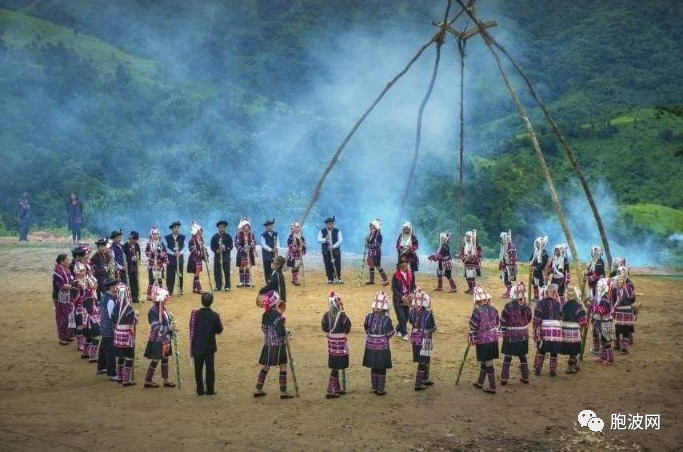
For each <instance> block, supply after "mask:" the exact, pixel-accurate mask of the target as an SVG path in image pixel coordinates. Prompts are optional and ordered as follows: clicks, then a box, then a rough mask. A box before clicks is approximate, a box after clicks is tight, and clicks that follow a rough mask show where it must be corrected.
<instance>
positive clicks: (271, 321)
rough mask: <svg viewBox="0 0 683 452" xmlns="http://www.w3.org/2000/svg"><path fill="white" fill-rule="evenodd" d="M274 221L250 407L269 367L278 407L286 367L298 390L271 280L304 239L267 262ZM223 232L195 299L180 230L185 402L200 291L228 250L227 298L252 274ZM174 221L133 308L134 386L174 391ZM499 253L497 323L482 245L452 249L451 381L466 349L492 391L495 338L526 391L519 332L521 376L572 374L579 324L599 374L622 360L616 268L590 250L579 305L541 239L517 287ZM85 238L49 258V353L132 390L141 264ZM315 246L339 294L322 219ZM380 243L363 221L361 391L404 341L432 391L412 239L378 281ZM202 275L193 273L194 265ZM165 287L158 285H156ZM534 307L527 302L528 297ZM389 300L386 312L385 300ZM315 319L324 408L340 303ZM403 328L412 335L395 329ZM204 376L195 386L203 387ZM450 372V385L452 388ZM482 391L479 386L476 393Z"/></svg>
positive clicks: (214, 320)
mask: <svg viewBox="0 0 683 452" xmlns="http://www.w3.org/2000/svg"><path fill="white" fill-rule="evenodd" d="M274 223H275V220H274V219H273V220H268V221H266V222H265V223H264V228H265V230H264V232H263V233H262V234H261V235H260V245H261V250H262V259H263V269H264V275H265V278H266V281H267V284H266V285H265V286H264V287H263V288H262V289H261V290H260V291H259V296H258V298H257V305H258V306H259V307H261V308H263V311H264V312H263V316H262V325H261V328H262V331H263V338H264V339H263V347H262V350H261V355H260V358H259V364H260V365H261V366H262V368H261V369H260V371H259V374H258V377H257V383H256V390H255V392H254V393H253V396H254V397H262V396H265V395H266V393H265V391H264V390H263V388H264V385H265V381H266V377H267V375H268V372H269V370H270V368H271V367H273V366H277V367H278V368H279V379H278V380H279V389H280V393H279V395H280V398H281V399H288V398H292V397H294V396H293V395H292V394H291V393H290V392H289V391H288V384H287V381H288V364H289V368H290V372H291V373H292V377H293V380H294V381H293V382H294V386H295V391H296V394H297V395H298V385H297V384H296V378H295V373H294V363H293V361H292V358H291V350H290V349H289V339H290V338H291V332H290V331H289V330H288V329H287V328H285V317H284V315H283V314H284V311H285V309H286V288H285V280H284V276H283V274H282V271H283V269H284V267H285V265H286V266H287V267H289V268H291V270H292V279H291V282H292V284H294V285H299V284H300V281H301V279H302V278H303V277H304V261H303V259H304V256H305V254H306V240H305V238H304V237H303V235H302V232H301V225H300V224H299V223H297V222H294V223H292V224H291V226H290V230H291V232H290V234H289V237H288V239H287V253H286V257H284V256H280V255H279V252H280V246H279V237H278V233H277V232H275V231H274V230H273V226H274ZM227 225H228V223H227V222H226V221H224V220H221V221H219V222H218V223H216V227H217V229H218V231H217V232H216V234H214V235H213V237H212V238H211V241H210V248H211V251H213V253H214V268H213V270H214V271H213V274H214V281H215V287H213V288H212V289H213V290H212V291H211V293H207V292H204V291H203V290H202V287H201V284H200V278H199V277H200V274H201V272H202V270H203V269H206V271H207V273H208V276H209V280H210V281H211V274H210V273H209V268H208V266H209V255H208V250H207V247H206V245H205V242H204V238H203V229H202V227H201V226H200V225H199V224H197V223H192V226H191V233H192V235H191V238H190V240H189V259H188V265H187V272H188V273H192V274H193V275H194V280H193V286H192V290H193V292H194V293H199V294H201V295H202V296H201V302H202V306H203V307H202V308H201V309H198V310H193V311H192V313H191V316H190V325H189V331H190V344H191V355H192V357H193V359H194V364H195V380H196V391H197V394H198V395H204V394H207V395H213V394H215V393H216V392H215V388H214V384H215V372H214V353H215V352H216V340H215V336H216V335H217V334H220V333H221V332H222V330H223V326H222V323H221V319H220V316H219V315H218V313H216V312H214V311H212V310H211V309H210V306H211V304H212V302H213V291H220V290H225V291H229V290H230V288H231V284H230V270H229V267H230V252H231V250H232V248H233V247H235V248H236V251H237V257H236V261H237V262H236V266H237V267H238V269H239V278H240V280H239V285H238V287H252V286H253V281H252V279H251V278H252V271H251V270H252V267H253V266H254V265H255V257H256V255H257V254H256V253H257V251H256V240H255V237H254V235H253V233H252V231H251V224H250V222H249V220H248V218H246V217H245V218H242V219H241V220H240V222H239V224H238V231H237V234H236V237H235V240H233V238H232V237H231V236H230V234H228V233H227V232H226V227H227ZM180 226H181V224H180V222H179V221H176V222H173V223H172V224H171V225H170V226H169V229H170V230H171V233H170V234H168V235H166V236H165V237H164V238H163V240H162V237H161V233H160V231H159V229H158V228H156V227H155V228H152V229H151V230H150V232H149V237H148V242H147V244H146V247H145V257H146V259H147V267H148V279H149V284H148V287H147V293H146V298H147V300H149V301H152V302H153V304H152V305H151V308H150V309H149V312H148V322H149V325H150V334H149V338H148V342H147V346H146V348H145V353H144V356H145V357H146V358H148V359H149V360H150V363H149V366H148V368H147V372H146V374H145V381H144V387H145V388H158V387H159V386H160V385H159V384H158V383H156V382H154V374H155V371H156V369H157V367H158V364H159V362H160V363H161V376H162V379H163V382H162V384H163V386H164V387H176V382H174V381H172V380H171V378H170V376H169V358H170V357H171V356H175V358H176V366H175V367H176V380H178V384H180V381H181V380H180V369H179V358H178V347H177V329H176V328H177V327H176V324H175V322H174V319H173V316H172V314H171V313H170V312H169V310H168V308H167V304H168V301H169V299H170V297H171V296H172V295H173V293H174V290H177V291H178V292H179V293H180V294H182V293H183V266H184V262H183V258H184V256H183V251H184V249H185V240H186V237H185V236H184V235H183V234H180ZM500 237H501V245H500V255H499V270H500V277H501V279H502V281H503V283H504V285H505V287H506V290H505V293H504V294H503V298H505V299H507V302H506V304H505V306H504V308H503V310H502V312H501V314H499V313H498V311H497V310H496V308H495V307H493V306H492V305H491V298H492V297H491V294H490V293H489V291H487V290H486V289H485V288H484V287H482V286H480V285H477V283H476V278H477V277H479V276H481V257H482V248H481V246H480V245H479V242H478V240H477V233H476V231H475V230H472V231H467V233H466V234H465V236H464V238H463V242H462V245H461V247H460V250H459V258H460V260H461V261H462V262H463V266H464V276H465V279H466V281H467V290H466V293H469V294H472V297H473V302H474V307H473V310H472V314H471V317H470V320H469V333H468V345H467V349H466V352H465V356H464V357H463V362H462V363H461V365H460V371H459V372H461V371H462V367H463V364H464V361H465V359H466V357H467V351H468V350H469V348H470V346H472V345H473V346H475V348H476V359H477V361H478V362H479V363H480V369H479V375H478V378H477V380H476V381H475V382H474V383H473V385H474V386H475V387H476V388H478V389H481V390H483V391H484V392H486V393H490V394H495V393H496V374H495V369H494V365H493V363H494V360H495V359H498V358H499V356H500V353H499V338H500V337H502V338H503V342H502V349H501V352H502V354H503V355H504V358H503V365H502V371H501V377H500V382H501V384H502V385H506V384H508V382H509V381H510V367H511V364H512V359H513V357H517V358H518V359H519V361H520V372H521V376H520V382H521V383H524V384H528V383H529V365H528V361H527V354H528V352H529V340H530V333H529V324H531V325H532V331H531V334H532V336H531V339H533V341H534V344H535V349H536V355H535V358H534V363H533V367H534V373H535V375H540V374H541V371H542V369H543V365H544V361H545V358H546V355H549V375H550V376H551V377H554V376H556V374H557V366H558V355H560V354H562V355H568V357H569V358H568V363H567V369H566V372H567V373H569V374H573V373H576V372H578V371H579V370H580V367H579V359H580V357H582V356H583V351H584V347H585V342H586V337H587V332H588V327H589V325H590V326H592V340H593V347H592V349H591V353H593V354H596V355H599V358H598V362H599V363H600V364H602V365H605V366H611V365H613V363H614V355H613V351H614V350H615V349H616V350H617V351H621V353H623V354H627V353H628V348H629V346H630V345H632V344H633V332H634V324H635V321H636V318H637V313H638V308H639V306H640V305H639V303H637V302H636V296H635V290H634V285H633V282H632V281H631V279H630V278H629V271H628V267H627V266H626V261H625V259H624V258H616V259H614V261H613V262H612V266H611V272H610V275H609V277H607V275H606V272H605V263H604V260H603V259H602V249H601V248H600V247H598V246H595V247H593V248H592V250H591V261H590V263H589V264H588V265H587V268H586V270H585V272H584V275H583V281H582V282H583V285H584V287H585V284H586V283H587V284H588V292H589V293H588V294H587V296H586V300H585V301H586V303H585V304H584V300H583V299H582V294H581V290H580V289H579V288H578V287H576V286H571V285H570V273H569V261H568V258H567V247H566V245H557V246H555V248H554V250H553V255H552V256H549V255H548V253H547V251H546V249H545V248H546V245H547V243H548V238H547V237H538V238H537V239H536V240H535V241H534V251H533V253H532V255H531V257H530V269H529V281H528V283H527V284H526V285H525V283H524V282H522V281H518V272H517V250H516V245H515V244H514V243H513V241H512V233H511V231H507V232H502V233H501V235H500ZM439 238H440V240H439V248H438V251H437V252H436V253H434V254H432V255H430V256H429V260H431V261H435V262H436V263H437V281H436V283H437V285H436V287H435V288H434V290H435V291H443V279H444V277H445V278H446V279H447V280H448V282H449V285H450V290H449V292H457V286H456V283H455V281H454V279H453V276H452V272H451V269H452V257H451V253H450V241H451V234H450V232H443V233H441V234H440V237H439ZM109 239H110V240H107V239H105V238H102V239H99V240H98V241H97V242H96V243H95V245H96V246H97V250H96V251H95V252H94V253H92V255H89V250H88V246H87V245H79V246H78V247H76V248H74V249H73V250H72V253H71V254H72V258H73V260H71V259H69V256H68V255H67V254H60V255H59V256H58V257H57V259H56V265H55V268H54V273H53V301H54V305H55V318H56V324H57V333H58V339H59V344H61V345H68V344H69V343H70V342H74V341H75V342H76V345H77V349H78V351H79V352H80V353H81V358H83V359H84V360H85V359H87V360H89V362H91V363H97V374H106V375H107V376H108V377H109V379H110V380H111V381H112V382H117V383H120V384H122V385H123V386H125V387H127V386H132V385H135V376H134V369H133V363H134V357H135V342H136V340H137V339H136V324H137V322H138V319H137V313H136V311H135V309H134V307H133V305H134V303H139V285H138V277H139V275H138V265H139V264H140V263H141V247H140V244H139V243H138V240H139V234H138V233H137V232H135V231H132V232H131V233H130V235H129V239H128V241H127V242H126V243H125V244H122V243H121V242H122V231H114V232H112V234H111V236H110V237H109ZM317 239H318V242H319V243H320V244H321V249H322V255H323V260H324V263H325V274H326V277H327V283H328V284H342V283H343V281H342V278H341V270H342V268H341V244H342V242H343V237H342V233H341V231H339V230H338V229H337V228H336V227H335V217H330V218H327V219H326V220H325V227H324V228H322V229H321V230H320V231H319V232H318V236H317ZM381 245H382V234H381V221H380V220H374V221H372V222H370V224H369V232H368V235H367V237H366V239H365V253H364V257H363V261H362V267H361V272H363V273H361V275H359V283H362V281H363V279H362V278H363V274H364V267H365V265H366V264H367V266H368V271H369V280H368V281H367V282H366V283H365V284H374V283H375V269H376V270H377V271H378V273H379V274H380V277H381V278H382V285H384V286H387V285H389V284H391V293H390V294H388V293H386V292H385V291H383V290H381V291H379V292H377V294H376V295H375V296H374V298H373V300H372V303H371V312H370V313H369V314H367V316H366V318H365V321H364V325H363V326H364V331H365V333H366V339H365V351H364V356H363V366H364V367H367V368H370V377H371V379H370V380H371V388H372V392H373V393H375V394H377V395H379V396H381V395H384V394H386V372H387V369H391V368H392V359H391V348H390V339H391V338H392V337H394V336H396V337H398V338H402V339H403V340H406V341H410V342H411V344H412V352H413V353H412V355H413V361H414V362H415V363H416V364H417V369H416V373H415V390H416V391H422V390H425V389H427V388H428V387H429V386H431V385H433V384H434V383H433V382H432V380H431V379H430V364H431V355H432V352H433V340H432V338H433V334H434V332H435V331H436V322H435V318H434V314H433V312H432V309H431V307H432V300H431V297H430V296H429V294H428V293H427V292H425V291H424V290H423V289H422V288H421V287H420V286H418V285H417V284H416V279H415V273H416V272H417V271H418V265H419V260H418V257H417V249H418V246H419V244H418V240H417V238H416V236H415V234H414V232H413V228H412V226H411V225H410V223H405V224H404V225H403V227H402V231H401V234H400V236H399V237H398V240H397V241H396V249H397V252H398V257H399V258H398V265H397V268H396V271H395V273H394V274H393V277H392V278H391V283H390V282H389V278H388V277H387V274H386V272H385V271H384V269H383V268H382V266H381V257H382V251H381ZM204 265H206V267H204ZM164 279H166V288H163V280H164ZM532 289H533V300H534V301H535V307H534V309H533V311H532V308H531V307H530V305H529V300H530V299H531V298H532ZM390 299H391V301H390ZM390 304H391V305H393V308H394V312H395V314H396V318H397V325H396V327H394V325H393V323H392V320H391V318H390V316H389V307H390ZM328 305H329V306H328V312H326V313H325V314H324V315H323V318H322V330H323V331H324V332H325V333H327V344H328V355H329V358H328V367H329V368H330V369H331V372H330V376H329V380H328V385H327V393H326V397H327V398H337V397H340V396H341V395H343V394H345V393H346V372H345V371H346V369H347V368H348V367H349V348H348V338H347V336H348V334H349V332H350V331H351V320H350V318H349V317H348V315H347V313H346V312H345V310H344V305H343V302H342V299H341V296H340V295H339V294H338V293H337V292H335V291H332V292H331V293H330V295H329V299H328ZM408 323H410V325H411V326H412V328H411V331H410V332H408V331H407V326H408ZM204 368H206V376H204ZM459 377H460V374H458V379H459ZM486 383H488V384H486Z"/></svg>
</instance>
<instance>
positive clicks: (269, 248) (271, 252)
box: [261, 218, 280, 282]
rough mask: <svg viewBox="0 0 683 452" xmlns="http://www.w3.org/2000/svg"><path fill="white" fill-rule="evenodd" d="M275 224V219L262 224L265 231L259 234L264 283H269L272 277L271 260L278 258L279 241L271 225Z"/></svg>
mask: <svg viewBox="0 0 683 452" xmlns="http://www.w3.org/2000/svg"><path fill="white" fill-rule="evenodd" d="M274 224H275V218H273V219H272V220H268V221H266V222H265V223H263V226H264V227H265V228H266V230H265V231H263V232H262V233H261V254H262V255H263V276H264V277H265V278H266V282H269V281H270V277H271V276H273V268H272V265H273V259H275V258H276V257H277V256H278V252H279V249H278V248H279V246H280V243H279V239H278V236H277V232H275V231H273V225H274Z"/></svg>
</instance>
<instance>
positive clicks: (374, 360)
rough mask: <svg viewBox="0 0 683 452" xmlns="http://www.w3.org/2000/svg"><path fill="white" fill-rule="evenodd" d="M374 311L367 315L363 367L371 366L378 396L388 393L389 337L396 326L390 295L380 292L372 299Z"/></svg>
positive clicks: (371, 374)
mask: <svg viewBox="0 0 683 452" xmlns="http://www.w3.org/2000/svg"><path fill="white" fill-rule="evenodd" d="M371 306H372V312H370V313H369V314H368V315H367V316H366V317H365V324H364V328H365V334H366V338H365V353H364V355H363V367H369V368H370V382H371V384H372V392H374V393H375V394H377V395H378V396H383V395H384V394H386V391H385V390H384V389H385V385H386V379H387V369H391V349H390V348H389V339H390V338H391V336H393V335H394V326H393V325H392V324H391V318H389V297H388V296H387V294H386V293H384V292H383V291H382V292H378V293H377V294H376V295H375V298H374V299H373V301H372V305H371Z"/></svg>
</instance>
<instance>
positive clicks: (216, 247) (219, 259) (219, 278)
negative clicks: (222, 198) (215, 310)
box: [211, 220, 233, 292]
mask: <svg viewBox="0 0 683 452" xmlns="http://www.w3.org/2000/svg"><path fill="white" fill-rule="evenodd" d="M227 226H228V222H227V221H225V220H221V221H219V222H218V223H216V227H217V228H218V232H217V233H215V234H214V235H213V237H211V251H213V275H214V279H215V280H216V291H219V290H221V288H222V289H223V290H225V291H226V292H229V291H230V252H231V251H232V248H233V241H232V237H231V236H230V234H228V233H227V232H225V228H226V227H227ZM223 281H225V284H223Z"/></svg>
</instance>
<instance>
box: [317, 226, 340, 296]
mask: <svg viewBox="0 0 683 452" xmlns="http://www.w3.org/2000/svg"><path fill="white" fill-rule="evenodd" d="M335 220H336V217H330V218H328V219H326V220H325V227H324V228H322V229H321V230H320V232H318V242H320V243H321V244H322V254H323V262H324V263H325V274H326V275H327V284H332V283H337V284H343V281H342V279H341V248H340V247H341V244H342V242H343V241H344V238H343V237H342V233H341V231H340V230H339V229H337V228H335V227H334V223H335Z"/></svg>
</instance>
